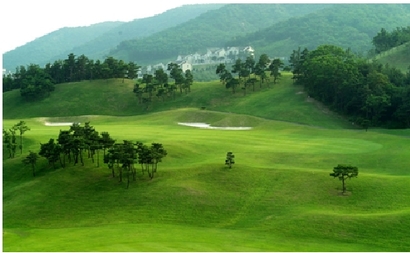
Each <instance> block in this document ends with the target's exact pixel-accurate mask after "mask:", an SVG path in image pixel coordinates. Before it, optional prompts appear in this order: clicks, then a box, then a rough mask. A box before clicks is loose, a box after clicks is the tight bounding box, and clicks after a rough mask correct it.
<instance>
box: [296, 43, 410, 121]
mask: <svg viewBox="0 0 410 253" xmlns="http://www.w3.org/2000/svg"><path fill="white" fill-rule="evenodd" d="M290 66H291V68H292V72H293V74H294V76H293V78H294V79H295V82H296V83H297V84H301V85H303V86H304V88H305V90H306V92H307V94H308V95H309V96H311V97H313V98H314V99H316V100H318V101H320V102H322V103H324V104H325V105H327V106H329V107H330V108H331V109H333V110H335V111H337V112H338V113H341V114H343V115H347V116H348V117H350V119H351V121H352V122H355V123H357V124H359V125H362V126H363V127H365V128H366V129H367V127H369V126H383V127H391V128H407V127H410V117H409V115H410V71H409V72H408V73H407V74H404V73H402V72H401V71H399V70H398V69H396V68H394V67H389V66H388V65H384V66H383V65H382V64H379V63H377V62H374V61H373V62H369V61H367V60H365V59H363V58H360V57H358V56H356V55H354V54H352V53H351V52H350V50H344V49H342V48H340V47H337V46H334V45H322V46H319V47H318V48H317V49H315V50H312V51H309V50H307V49H305V50H303V51H301V50H300V48H299V49H298V50H294V51H293V53H292V55H291V56H290Z"/></svg>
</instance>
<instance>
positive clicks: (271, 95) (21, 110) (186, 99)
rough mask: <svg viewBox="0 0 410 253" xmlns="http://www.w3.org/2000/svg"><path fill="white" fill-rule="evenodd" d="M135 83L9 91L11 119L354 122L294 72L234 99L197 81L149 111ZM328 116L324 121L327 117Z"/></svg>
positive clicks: (5, 107) (7, 104) (219, 88)
mask: <svg viewBox="0 0 410 253" xmlns="http://www.w3.org/2000/svg"><path fill="white" fill-rule="evenodd" d="M133 85H134V82H133V81H131V80H125V82H124V83H123V80H122V79H110V80H104V81H92V82H89V81H84V82H80V83H67V84H59V85H57V86H56V90H55V91H54V92H53V93H52V95H51V96H50V97H49V98H47V99H45V100H43V101H41V102H35V103H32V102H25V101H23V100H22V99H21V97H20V93H19V91H18V90H15V91H11V92H6V93H3V100H4V103H3V117H4V118H5V119H18V118H31V117H46V116H47V117H59V116H62V115H64V116H78V115H116V116H130V115H141V114H147V113H152V112H158V111H163V110H173V109H177V108H183V107H194V108H200V107H202V106H205V107H206V108H207V109H208V110H217V111H225V112H232V113H239V114H248V115H254V116H258V117H262V118H266V119H275V120H283V121H289V122H295V123H300V124H308V125H315V126H321V127H331V128H340V127H348V122H346V121H345V120H344V119H342V118H340V117H338V116H337V115H335V114H333V113H331V112H329V111H328V110H326V108H324V107H322V106H320V104H318V103H316V102H314V101H312V100H309V99H308V98H307V97H306V95H305V94H304V93H303V92H302V91H301V88H300V87H296V86H293V85H292V81H291V79H290V74H289V73H284V76H283V78H282V80H281V81H280V83H278V84H275V85H271V88H266V86H263V88H262V89H260V88H259V85H256V86H255V89H256V91H255V92H252V91H248V94H247V95H246V96H243V93H242V92H241V91H238V92H237V93H236V94H235V95H232V93H231V91H230V90H227V89H225V87H224V86H223V85H221V84H220V83H219V82H217V81H214V82H199V83H194V85H193V86H192V92H191V93H189V94H188V95H186V96H179V95H178V96H177V98H176V99H175V100H172V99H168V100H167V102H166V103H162V102H159V101H156V102H154V103H153V104H152V105H151V106H150V107H149V108H148V110H146V109H145V108H144V107H143V106H140V105H138V99H137V97H136V96H135V94H134V93H133V92H132V89H133ZM324 115H325V116H326V117H323V116H324Z"/></svg>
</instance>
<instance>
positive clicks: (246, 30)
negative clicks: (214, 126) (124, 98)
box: [3, 4, 410, 71]
mask: <svg viewBox="0 0 410 253" xmlns="http://www.w3.org/2000/svg"><path fill="white" fill-rule="evenodd" d="M409 24H410V5H409V4H390V5H388V4H354V5H353V4H346V5H344V4H337V5H334V4H226V5H223V4H198V5H186V6H181V7H179V8H175V9H172V10H169V11H167V12H164V13H162V14H159V15H156V16H153V17H149V18H144V19H136V20H134V21H130V22H104V23H99V24H95V25H91V26H87V27H76V28H61V29H59V30H57V31H54V32H52V33H50V34H47V35H44V36H43V37H41V38H38V39H36V40H34V41H32V42H30V43H27V44H26V45H24V46H21V47H18V48H16V49H15V50H12V51H9V52H7V53H5V54H4V55H3V68H6V69H7V70H11V71H13V70H14V69H15V68H16V67H17V66H20V65H28V64H30V63H34V64H39V65H40V66H43V65H45V64H46V63H52V62H54V61H55V60H58V59H65V58H66V57H67V55H68V54H69V53H74V54H75V55H81V54H84V55H86V56H87V57H88V58H90V59H94V60H96V59H104V58H105V57H107V56H113V57H115V58H118V59H122V60H124V61H134V62H136V63H137V64H139V65H144V64H155V63H158V62H162V61H165V62H166V61H169V60H173V59H176V57H177V56H178V55H179V54H192V53H195V52H201V51H205V50H206V48H209V47H225V46H247V45H250V46H252V47H253V48H254V49H255V50H256V54H261V53H266V54H268V55H270V56H282V57H288V56H289V55H290V53H291V52H292V50H293V49H297V48H298V47H299V46H300V47H307V48H308V49H314V48H315V47H317V46H318V45H320V44H334V45H337V46H341V47H344V48H351V49H352V51H354V52H358V53H362V54H365V53H366V52H367V51H368V50H370V49H371V48H372V44H371V39H372V38H373V37H374V36H375V35H376V34H377V32H378V31H380V29H381V28H385V29H386V30H391V29H394V28H396V27H403V26H408V25H409Z"/></svg>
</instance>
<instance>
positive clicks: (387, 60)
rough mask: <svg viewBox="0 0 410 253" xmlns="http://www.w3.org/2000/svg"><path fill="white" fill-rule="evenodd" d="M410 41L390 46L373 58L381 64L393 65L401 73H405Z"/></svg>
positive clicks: (407, 66)
mask: <svg viewBox="0 0 410 253" xmlns="http://www.w3.org/2000/svg"><path fill="white" fill-rule="evenodd" d="M409 55H410V42H407V43H405V44H403V45H401V46H398V47H395V48H392V49H390V50H388V51H387V52H383V53H381V54H379V55H377V56H376V57H375V60H377V61H378V62H380V63H382V64H389V66H390V67H395V68H397V69H399V70H401V71H402V72H403V73H407V72H408V70H409V67H410V59H409Z"/></svg>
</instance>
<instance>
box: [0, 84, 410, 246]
mask: <svg viewBox="0 0 410 253" xmlns="http://www.w3.org/2000/svg"><path fill="white" fill-rule="evenodd" d="M283 81H284V82H287V81H286V80H283ZM288 81H290V80H288ZM204 85H205V84H204ZM209 85H210V86H212V85H217V84H216V83H215V84H213V83H209ZM198 86H199V85H198ZM211 88H212V87H207V88H203V90H202V93H201V94H202V96H204V97H206V96H211V95H210V93H212V92H216V91H215V89H211ZM198 89H199V90H201V89H202V88H200V87H198ZM208 90H211V91H208ZM205 91H207V92H209V93H207V92H205ZM196 92H197V91H195V90H193V91H192V94H195V93H196ZM298 92H299V91H297V87H294V86H292V85H288V86H286V85H284V84H282V85H281V84H278V85H276V86H274V87H272V88H271V89H269V91H262V92H260V94H257V93H254V94H251V95H249V96H246V97H245V98H243V96H242V95H240V94H237V95H236V96H234V97H232V96H231V97H227V98H225V97H223V98H221V100H218V101H217V100H215V101H212V103H209V106H211V107H212V106H213V107H212V108H215V109H217V110H218V111H213V110H211V109H209V107H208V105H207V109H206V110H200V109H198V106H197V105H199V104H201V103H202V102H198V101H196V102H194V100H192V101H191V102H189V98H180V99H181V100H180V101H175V102H170V103H168V104H167V106H166V107H167V110H163V111H161V106H160V105H158V108H156V109H155V110H153V111H154V112H150V113H142V114H140V115H134V116H131V115H123V116H118V115H117V116H110V115H101V116H78V115H75V116H69V115H63V114H59V115H56V117H51V118H44V117H40V118H38V117H35V116H32V115H33V114H34V113H35V110H34V109H33V110H32V109H27V110H26V111H25V112H24V113H21V112H19V113H21V115H22V116H24V117H21V118H19V119H22V120H25V121H26V122H27V125H28V126H29V127H30V128H31V130H30V131H28V132H26V133H25V135H24V144H25V146H24V149H25V153H24V154H23V156H24V155H25V154H26V153H27V152H28V150H33V151H38V149H39V143H41V142H42V143H44V142H46V141H47V140H48V139H49V138H55V137H56V136H57V135H58V133H59V131H60V129H68V127H48V126H44V124H43V122H44V121H50V122H60V121H67V122H72V121H78V122H84V121H87V120H90V121H91V125H93V126H94V127H95V128H96V130H97V131H99V132H102V131H108V132H109V133H110V134H111V135H112V136H113V138H115V139H117V140H118V141H121V140H123V139H129V140H135V141H136V140H140V141H143V142H144V143H151V142H160V143H162V144H163V145H164V147H165V148H166V150H167V151H168V156H167V157H166V158H165V159H164V161H163V162H162V163H161V164H160V165H159V169H158V173H157V174H156V176H155V178H154V179H153V180H150V179H149V178H148V175H146V174H145V175H142V173H141V172H140V171H139V170H138V178H137V181H136V182H131V185H130V188H129V189H126V187H125V183H119V182H118V178H112V176H111V171H110V170H109V169H108V168H107V167H106V166H105V165H103V164H101V166H100V167H97V166H96V164H92V163H91V161H89V160H87V159H86V165H85V166H81V165H76V166H73V165H70V166H68V167H66V168H58V169H57V170H54V169H52V168H51V166H50V165H48V164H47V162H46V161H45V160H44V159H41V160H39V162H38V169H37V176H36V177H35V178H33V177H32V175H31V169H30V168H29V167H27V166H25V165H23V164H22V162H21V158H22V157H21V156H20V155H19V156H18V157H16V158H14V159H6V160H4V161H3V251H339V252H340V251H408V250H409V249H410V242H409V240H408V234H409V233H408V228H409V227H410V188H409V187H408V185H409V183H410V171H409V170H408V165H409V163H410V149H409V148H408V146H409V144H410V138H409V136H410V131H409V130H401V131H397V130H382V129H375V130H369V131H368V132H365V131H363V130H357V129H348V128H344V127H343V126H349V125H348V124H347V123H345V122H344V121H343V119H341V118H339V117H337V115H333V114H331V113H324V112H323V110H325V108H323V107H321V106H320V105H318V104H314V102H306V98H302V97H300V96H303V94H301V93H298ZM268 93H269V94H270V96H268V95H267V94H268ZM201 94H196V95H195V96H194V95H192V96H193V97H198V96H200V95H201ZM56 96H57V93H56ZM254 97H259V100H262V98H265V99H267V98H268V97H273V98H274V100H275V101H276V103H273V104H272V106H267V105H264V106H263V101H258V99H255V98H254ZM50 99H51V98H50ZM90 99H92V98H90ZM184 99H185V102H187V105H188V106H187V107H185V108H182V106H179V105H182V104H183V103H184V101H183V100H184ZM253 99H255V100H253ZM224 100H225V101H224ZM247 100H250V101H249V102H247ZM204 101H205V98H204ZM173 103H174V104H173ZM179 103H180V104H179ZM292 103H293V106H294V107H292ZM172 104H173V105H174V106H175V108H174V109H169V107H172V106H171V105H172ZM224 104H226V106H225V107H224ZM193 105H196V106H193ZM67 106H71V107H73V105H71V104H67ZM179 107H181V108H179ZM190 107H191V108H190ZM266 107H268V108H266ZM164 108H165V105H164ZM245 108H246V109H245ZM309 108H310V109H309ZM292 109H293V110H292ZM45 110H48V109H45ZM50 110H51V109H50ZM239 110H243V114H238V113H236V112H238V111H239ZM299 110H305V113H304V114H305V115H303V113H302V114H300V115H299V116H296V115H297V114H293V115H289V116H288V117H289V118H288V119H287V118H286V113H284V112H285V111H290V113H289V114H291V113H292V111H299ZM281 111H282V116H280V112H281ZM113 112H114V111H113ZM122 112H123V113H124V112H127V110H126V109H124V110H123V111H122ZM263 112H266V114H267V115H268V116H266V117H262V116H259V115H258V113H260V114H262V113H263ZM129 113H130V112H129ZM55 114H58V113H57V110H56V111H55ZM90 114H92V113H87V114H85V115H90ZM124 114H126V113H124ZM130 114H131V113H130ZM247 114H250V115H247ZM44 115H45V114H43V116H44ZM272 115H276V116H275V117H278V120H272V119H270V117H273V116H272ZM320 115H321V117H320ZM291 117H299V118H298V121H299V122H296V123H293V122H287V121H291ZM310 117H313V118H314V117H317V118H318V120H320V122H321V124H322V126H321V127H318V126H317V125H316V124H313V122H315V121H314V120H312V119H311V118H310ZM19 119H18V120H19ZM300 121H303V122H300ZM16 122H17V119H15V118H12V117H10V118H5V119H3V127H5V128H8V127H11V126H12V125H14V124H15V123H16ZM178 122H206V123H209V124H211V125H213V126H252V127H253V128H252V130H249V131H227V130H210V129H197V128H192V127H186V126H180V125H178V124H177V123H178ZM310 123H312V124H310ZM227 151H233V152H234V154H235V156H236V164H235V165H234V166H233V168H232V169H228V168H226V167H225V166H224V159H225V155H226V152H227ZM339 163H347V164H353V165H355V166H358V167H359V176H358V178H354V179H351V180H348V181H347V189H348V193H347V194H346V195H345V196H342V195H341V194H340V189H341V182H340V181H338V180H337V179H333V178H331V177H330V176H329V173H330V172H331V171H332V168H333V167H334V166H336V165H337V164H339Z"/></svg>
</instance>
